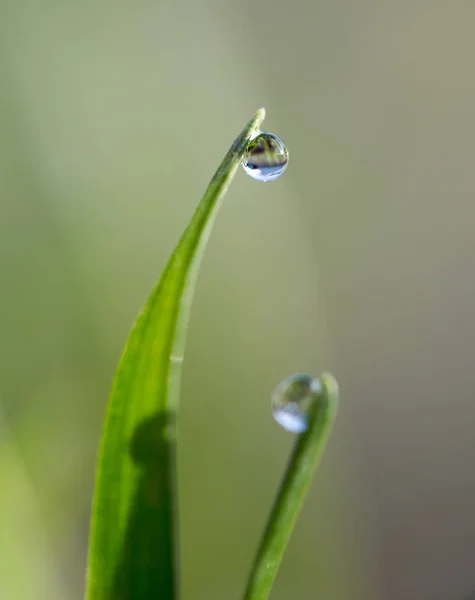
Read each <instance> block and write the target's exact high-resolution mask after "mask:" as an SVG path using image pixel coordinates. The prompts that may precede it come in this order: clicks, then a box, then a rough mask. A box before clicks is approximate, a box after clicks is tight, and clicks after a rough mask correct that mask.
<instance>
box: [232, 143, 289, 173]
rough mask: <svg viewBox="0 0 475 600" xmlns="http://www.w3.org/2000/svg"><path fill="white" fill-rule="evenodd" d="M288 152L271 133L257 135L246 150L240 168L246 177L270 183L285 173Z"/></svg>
mask: <svg viewBox="0 0 475 600" xmlns="http://www.w3.org/2000/svg"><path fill="white" fill-rule="evenodd" d="M288 162H289V152H288V150H287V148H286V147H285V144H284V142H283V141H282V140H281V139H280V138H279V137H277V136H276V135H274V134H273V133H265V132H262V133H259V134H258V135H257V136H256V137H255V138H253V139H252V140H251V141H250V142H249V144H248V146H247V149H246V152H245V154H244V157H243V160H242V166H243V167H244V170H245V171H246V173H247V174H248V175H250V176H251V177H253V178H254V179H257V180H258V181H272V180H273V179H277V178H278V177H280V176H281V175H282V173H283V172H284V171H285V169H286V167H287V164H288Z"/></svg>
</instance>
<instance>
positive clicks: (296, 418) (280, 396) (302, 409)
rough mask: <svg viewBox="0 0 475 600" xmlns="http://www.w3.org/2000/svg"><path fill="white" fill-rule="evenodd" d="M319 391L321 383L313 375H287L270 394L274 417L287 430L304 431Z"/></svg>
mask: <svg viewBox="0 0 475 600" xmlns="http://www.w3.org/2000/svg"><path fill="white" fill-rule="evenodd" d="M321 391H322V384H321V382H320V380H319V379H316V378H315V377H310V375H300V374H297V375H291V376H290V377H287V378H286V379H284V380H283V381H281V382H280V383H279V385H278V386H277V387H276V388H275V390H274V393H273V394H272V413H273V415H274V419H275V420H276V421H277V423H279V425H281V426H282V427H283V428H284V429H286V430H287V431H291V432H292V433H302V432H304V431H305V430H306V429H307V428H308V423H309V415H310V412H311V408H312V406H313V403H314V402H315V400H316V398H317V396H318V395H319V394H320V392H321Z"/></svg>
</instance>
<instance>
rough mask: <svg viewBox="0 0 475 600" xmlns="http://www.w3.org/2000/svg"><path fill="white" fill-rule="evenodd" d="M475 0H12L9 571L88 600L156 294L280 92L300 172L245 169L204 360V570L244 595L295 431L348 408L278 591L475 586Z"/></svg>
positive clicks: (5, 374)
mask: <svg viewBox="0 0 475 600" xmlns="http://www.w3.org/2000/svg"><path fill="white" fill-rule="evenodd" d="M474 19H475V4H474V3H473V2H470V1H462V0H460V1H452V2H448V1H446V0H398V1H396V0H393V1H389V2H376V1H374V0H371V1H370V0H362V1H360V2H352V1H351V0H337V1H335V0H317V1H315V2H314V1H310V0H294V1H293V2H284V1H282V0H277V1H276V0H261V1H260V2H251V1H250V0H241V2H234V3H230V2H224V3H223V2H221V1H218V0H202V1H200V2H192V1H191V0H189V1H187V2H160V1H153V2H152V1H149V0H139V1H138V2H132V1H130V0H129V1H127V0H119V1H117V2H109V1H106V0H84V1H82V2H74V1H72V0H66V1H65V0H40V1H38V0H21V1H17V0H0V285H1V287H0V324H1V328H0V331H1V333H0V402H1V404H0V406H1V410H0V515H1V521H0V598H1V599H2V600H3V599H5V600H32V599H34V600H77V599H80V598H82V594H83V589H84V581H83V580H84V568H85V560H86V546H87V535H88V519H89V514H90V502H91V496H92V491H93V479H94V465H95V457H96V451H97V446H98V441H99V437H100V432H101V426H102V421H103V417H104V411H105V405H106V400H107V396H108V392H109V388H110V384H111V380H112V378H113V375H114V370H115V367H116V365H117V362H118V358H119V356H120V354H121V351H122V348H123V345H124V343H125V340H126V337H127V333H128V331H129V329H130V327H131V324H132V323H133V321H134V318H135V316H136V314H137V312H138V310H139V308H140V306H141V305H142V303H143V302H144V300H145V298H146V297H147V295H148V293H149V291H150V289H151V287H152V285H153V283H154V281H155V280H156V279H157V278H158V276H159V274H160V272H161V269H162V268H163V266H164V264H165V262H166V260H167V257H168V256H169V254H170V252H171V250H172V248H173V246H174V244H175V243H176V241H177V239H178V237H179V235H180V234H181V232H182V230H183V228H184V227H185V225H186V223H187V221H188V219H189V218H190V216H191V214H192V212H193V210H194V207H195V205H196V204H197V202H198V200H199V198H200V196H201V194H202V193H203V191H204V189H205V187H206V185H207V183H208V180H209V179H210V177H211V175H212V174H213V172H214V170H215V168H216V167H217V165H218V164H219V162H220V160H221V158H222V156H223V155H224V153H225V152H226V151H227V149H228V147H229V145H230V144H231V142H232V141H233V139H234V137H235V136H236V135H237V133H238V132H239V131H240V129H241V128H242V126H243V125H244V124H245V123H246V122H247V121H248V119H249V118H250V117H251V115H252V114H253V113H254V112H255V110H256V109H257V108H259V107H260V106H265V107H266V108H267V111H268V117H267V120H266V126H267V128H268V129H269V130H270V131H273V132H275V133H277V134H278V135H279V136H281V137H282V138H283V139H284V141H285V142H286V143H287V145H288V148H289V151H290V157H291V158H290V165H289V168H288V170H287V172H286V174H285V176H284V177H283V178H282V179H280V180H278V181H276V182H274V183H268V184H262V183H260V182H255V181H253V180H251V179H250V178H249V177H246V175H245V174H244V172H239V173H238V176H237V177H236V179H235V181H234V183H233V185H232V187H231V190H230V192H229V194H228V196H227V197H226V201H225V204H224V206H223V209H222V212H221V214H220V216H219V219H218V222H217V225H216V228H215V231H214V232H213V236H212V240H211V243H210V246H209V249H208V252H207V254H206V257H205V261H204V264H203V268H202V272H201V274H200V278H199V283H198V288H197V291H196V299H195V304H194V309H193V314H192V321H191V326H190V333H189V338H188V340H189V341H188V347H187V353H186V357H185V363H184V382H183V392H182V407H181V417H180V419H181V420H180V444H179V485H180V508H181V548H182V578H183V598H184V600H192V599H193V600H222V599H223V598H239V597H240V594H241V593H242V590H243V587H244V582H245V579H246V575H247V572H248V569H249V567H250V564H251V561H252V558H253V554H254V551H255V549H256V545H257V542H258V539H259V537H260V533H261V530H262V528H263V524H264V521H265V519H266V516H267V513H268V510H269V507H270V505H271V502H272V499H273V496H274V493H275V490H276V487H277V485H278V481H279V479H280V476H281V473H282V470H283V467H284V464H285V462H286V460H287V455H288V452H289V450H290V447H291V444H292V436H291V435H289V434H287V433H286V432H284V431H283V430H281V429H280V428H279V427H278V426H277V425H276V424H275V422H274V421H273V420H272V417H271V412H270V394H271V392H272V390H273V388H274V387H275V385H276V384H277V383H278V382H279V381H280V380H281V379H282V378H283V377H285V376H287V375H289V374H291V373H294V372H310V373H314V374H319V373H320V372H322V371H324V370H330V371H331V372H333V373H334V374H335V375H336V377H337V379H338V380H339V382H340V386H341V410H340V414H339V419H338V425H337V428H336V431H335V432H334V435H333V436H332V439H331V442H330V445H329V447H328V450H327V453H326V455H325V459H324V462H323V466H322V469H321V471H320V472H319V475H318V477H317V479H316V481H315V483H314V485H313V486H312V490H311V493H310V495H309V498H308V500H307V502H306V505H305V509H304V511H303V514H302V515H301V518H300V519H299V522H298V525H297V528H296V531H295V534H294V536H293V538H292V541H291V543H290V546H289V548H288V551H287V554H286V556H285V559H284V563H283V566H282V569H281V572H280V573H279V576H278V580H277V582H276V585H275V588H274V591H273V595H272V598H273V599H274V600H288V599H292V600H293V599H299V600H300V599H301V600H304V599H318V598H327V599H332V600H339V599H341V600H359V599H365V600H368V599H374V600H377V599H382V598H384V599H385V600H412V599H414V600H452V599H453V600H457V599H460V598H463V597H464V596H466V595H467V594H469V593H470V592H471V591H472V590H473V589H474V588H475V510H474V506H475V469H474V462H475V461H474V459H475V435H474V430H475V402H474V399H475V398H474V384H473V374H474V355H475V236H474V231H475V207H474V191H475V169H474V155H475V142H474V140H475V70H474V68H473V60H474V56H475V37H474V36H473V23H474Z"/></svg>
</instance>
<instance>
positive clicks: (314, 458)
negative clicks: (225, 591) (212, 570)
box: [244, 374, 338, 600]
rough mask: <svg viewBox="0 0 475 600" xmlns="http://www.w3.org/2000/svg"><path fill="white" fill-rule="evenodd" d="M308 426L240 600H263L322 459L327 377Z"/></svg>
mask: <svg viewBox="0 0 475 600" xmlns="http://www.w3.org/2000/svg"><path fill="white" fill-rule="evenodd" d="M320 381H321V383H322V391H321V392H319V393H318V395H317V396H316V402H315V405H314V409H313V413H312V414H311V416H310V422H309V427H308V429H307V431H305V433H302V434H300V435H298V436H297V439H296V441H295V445H294V449H293V452H292V455H291V457H290V461H289V464H288V466H287V471H286V473H285V475H284V478H283V480H282V484H281V486H280V490H279V493H278V495H277V498H276V500H275V503H274V507H273V509H272V512H271V515H270V517H269V521H268V523H267V527H266V530H265V532H264V535H263V538H262V541H261V545H260V547H259V550H258V552H257V556H256V558H255V561H254V565H253V568H252V571H251V575H250V577H249V582H248V585H247V589H246V592H245V594H244V600H267V598H268V597H269V594H270V591H271V588H272V584H273V583H274V579H275V577H276V575H277V571H278V569H279V566H280V563H281V561H282V557H283V555H284V551H285V549H286V547H287V544H288V542H289V539H290V536H291V534H292V530H293V528H294V525H295V521H296V520H297V516H298V514H299V512H300V510H301V508H302V505H303V502H304V500H305V496H306V495H307V492H308V488H309V487H310V483H311V481H312V477H313V474H314V472H315V470H316V469H317V467H318V465H319V463H320V459H321V457H322V454H323V451H324V449H325V445H326V443H327V440H328V437H329V435H330V432H331V429H332V427H333V423H334V421H335V417H336V412H337V407H338V385H337V383H336V381H335V379H334V378H333V377H332V376H331V375H328V374H325V375H322V376H321V377H320Z"/></svg>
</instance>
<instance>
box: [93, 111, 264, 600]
mask: <svg viewBox="0 0 475 600" xmlns="http://www.w3.org/2000/svg"><path fill="white" fill-rule="evenodd" d="M264 117H265V111H264V109H261V110H259V111H258V112H257V113H256V115H255V116H254V117H253V119H251V121H250V122H249V123H248V124H247V126H246V127H245V128H244V129H243V131H242V132H241V134H240V135H239V137H238V138H237V139H236V141H235V142H234V144H233V145H232V147H231V149H230V150H229V152H228V154H227V155H226V157H225V158H224V160H223V162H222V163H221V165H220V167H219V168H218V170H217V171H216V173H215V175H214V177H213V179H212V180H211V182H210V184H209V186H208V189H207V190H206V192H205V195H204V197H203V199H202V200H201V202H200V204H199V205H198V208H197V209H196V212H195V214H194V215H193V218H192V220H191V222H190V224H189V225H188V227H187V229H186V230H185V232H184V234H183V236H182V237H181V240H180V242H179V243H178V246H177V247H176V249H175V251H174V252H173V254H172V256H171V258H170V260H169V262H168V265H167V266H166V268H165V270H164V272H163V274H162V277H161V279H160V281H159V283H158V284H157V286H156V287H155V289H154V290H153V291H152V294H151V296H150V298H149V300H148V302H147V304H146V305H145V308H144V309H143V311H142V313H141V315H140V316H139V318H138V320H137V323H136V325H135V327H134V328H133V330H132V332H131V334H130V337H129V339H128V342H127V345H126V348H125V351H124V354H123V356H122V359H121V361H120V364H119V367H118V370H117V374H116V377H115V380H114V384H113V388H112V393H111V397H110V400H109V406H108V412H107V417H106V424H105V427H104V432H103V438H102V444H101V450H100V456H99V462H98V470H97V476H96V491H95V498H94V505H93V515H92V523H91V534H90V548H89V562H88V575H87V590H86V598H87V600H145V599H147V600H150V599H151V598H160V600H173V599H175V598H177V597H178V585H177V579H178V576H177V562H178V558H177V554H178V552H177V534H176V527H177V514H176V510H177V509H176V505H177V503H176V488H175V450H174V447H175V441H176V415H177V410H178V400H179V378H180V372H181V361H182V360H183V350H184V343H185V334H186V328H187V323H188V317H189V312H190V306H191V301H192V296H193V290H194V287H195V281H196V277H197V274H198V269H199V265H200V262H201V257H202V254H203V251H204V249H205V246H206V243H207V240H208V238H209V235H210V233H211V228H212V225H213V222H214V220H215V218H216V214H217V211H218V209H219V206H220V203H221V200H222V198H223V196H224V194H225V193H226V190H227V188H228V186H229V184H230V183H231V180H232V178H233V177H234V175H235V173H236V170H237V169H238V167H239V164H240V161H241V159H242V156H243V154H244V151H245V149H246V146H247V144H248V142H249V140H250V139H251V138H252V137H253V136H254V135H255V134H256V133H257V132H258V130H259V128H260V125H261V123H262V121H263V120H264Z"/></svg>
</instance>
